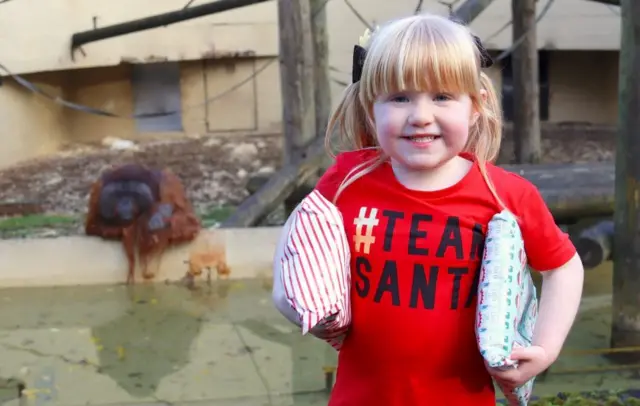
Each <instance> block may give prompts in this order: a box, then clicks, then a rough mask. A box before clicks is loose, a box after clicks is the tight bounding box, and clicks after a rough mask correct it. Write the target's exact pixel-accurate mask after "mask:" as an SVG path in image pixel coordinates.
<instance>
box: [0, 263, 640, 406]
mask: <svg viewBox="0 0 640 406" xmlns="http://www.w3.org/2000/svg"><path fill="white" fill-rule="evenodd" d="M610 278H611V267H610V265H609V264H606V265H605V266H603V267H601V268H599V269H595V270H590V271H588V272H587V280H586V282H585V298H584V301H583V306H582V311H581V313H580V315H579V317H578V321H577V323H576V326H575V328H574V329H573V331H572V332H571V335H570V337H569V339H568V342H567V345H566V349H567V350H568V351H570V350H573V349H586V348H604V347H607V345H608V333H609V323H610V311H611V309H610V293H611V283H610ZM270 290H271V288H270V286H269V283H268V281H262V280H251V281H237V282H236V281H231V282H230V281H226V282H216V283H214V284H213V285H211V286H207V285H202V286H200V287H199V288H198V289H197V290H194V291H192V290H188V289H186V288H184V287H182V286H174V285H164V284H158V285H151V286H149V285H147V286H143V285H138V286H133V287H125V286H113V287H104V286H102V287H81V288H43V289H39V288H38V289H36V288H30V289H6V290H0V360H2V362H0V403H1V404H6V405H21V404H34V405H54V404H55V405H116V404H117V405H133V404H137V405H152V404H153V405H161V404H173V405H185V406H186V405H205V404H207V405H221V406H222V405H225V406H227V405H228V406H233V405H247V406H252V405H278V406H280V405H282V406H285V405H300V406H316V405H318V406H319V405H326V395H325V394H324V392H323V390H324V388H325V374H324V371H323V368H324V367H326V366H332V365H335V360H336V356H335V353H334V352H333V350H331V348H330V347H329V346H327V345H326V344H324V343H323V342H321V341H319V340H315V339H313V338H311V337H301V336H300V335H299V333H298V332H296V331H295V329H294V328H293V327H292V326H291V325H290V324H289V323H288V322H287V321H286V320H284V319H283V318H282V317H281V316H280V315H279V314H278V313H277V312H276V310H275V309H274V308H273V306H272V304H271V295H270ZM606 365H609V362H608V361H607V359H606V358H605V357H602V356H599V355H591V356H570V355H563V356H561V358H560V359H559V360H558V362H557V363H556V364H555V365H554V367H553V368H552V369H551V371H550V373H549V374H548V375H547V376H546V378H545V379H539V380H538V383H537V386H536V390H535V393H536V394H538V395H550V394H555V393H557V392H559V391H579V390H594V389H625V388H631V387H638V386H640V381H639V377H638V374H637V372H635V371H613V372H602V371H596V372H589V371H586V370H585V369H593V368H594V367H598V366H606ZM575 369H582V371H573V370H575ZM19 383H22V384H24V385H25V386H26V391H25V392H24V393H25V397H24V398H23V399H22V403H20V402H19V401H18V400H17V399H16V394H17V385H18V384H19ZM2 402H4V403H2Z"/></svg>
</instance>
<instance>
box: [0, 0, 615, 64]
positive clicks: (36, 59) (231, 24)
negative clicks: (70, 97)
mask: <svg viewBox="0 0 640 406" xmlns="http://www.w3.org/2000/svg"><path fill="white" fill-rule="evenodd" d="M204 2H205V0H197V1H195V2H194V3H192V5H198V4H202V3H204ZM351 3H352V4H353V6H354V7H355V8H356V9H357V10H358V11H359V12H360V14H362V16H363V17H364V18H365V19H366V20H367V21H369V22H381V21H385V20H388V19H390V18H395V17H400V16H404V15H407V14H411V13H412V12H413V10H414V8H415V5H416V1H415V0H396V1H388V0H351ZM510 3H511V2H510V0H495V1H494V2H493V4H492V5H491V6H489V7H488V9H487V10H485V12H484V13H483V14H481V15H480V16H479V17H478V19H476V20H475V21H474V22H473V23H472V28H473V29H474V30H475V31H476V32H477V33H478V34H479V35H480V37H481V38H484V39H486V42H487V46H488V47H491V48H495V49H504V48H506V47H508V46H509V45H510V44H511V43H512V41H511V28H510V27H507V28H506V29H504V30H502V31H500V27H503V26H505V24H506V23H508V22H509V21H510V20H511V9H510ZM538 4H539V6H538V7H539V10H542V8H543V7H544V4H545V2H542V1H540V2H539V3H538ZM182 6H183V5H181V4H177V3H176V2H175V1H172V0H138V1H135V2H131V1H127V0H111V1H108V2H107V1H102V2H78V1H75V0H48V1H47V0H21V1H12V2H7V3H5V4H3V5H2V13H0V27H2V30H3V35H2V36H1V37H0V55H2V62H1V63H3V64H5V65H6V66H7V67H8V68H9V69H11V70H12V71H14V72H15V73H28V72H40V71H47V70H65V69H77V68H82V67H95V66H109V65H117V64H119V63H121V62H122V61H129V62H131V61H135V62H150V61H160V60H174V61H175V60H198V59H202V58H203V57H213V56H224V55H235V54H245V55H246V54H253V55H256V56H273V55H276V54H277V53H278V43H277V41H278V35H277V21H278V17H277V2H275V1H269V2H266V3H262V4H258V5H253V6H248V7H244V8H241V9H237V10H232V11H228V12H225V13H220V14H215V15H211V16H207V17H201V18H198V19H194V20H190V21H185V22H181V23H177V24H174V25H171V26H168V27H163V28H156V29H153V30H147V31H143V32H138V33H134V34H128V35H125V36H121V37H117V38H112V39H107V40H103V41H99V42H95V43H92V44H87V45H85V46H84V47H83V51H84V53H81V52H77V53H76V58H75V60H72V58H71V55H70V52H69V51H70V50H69V47H70V39H71V35H72V34H73V33H75V32H79V31H85V30H90V29H92V28H93V27H94V26H95V27H105V26H108V25H111V24H117V23H120V22H125V21H129V20H133V19H137V18H142V17H146V16H149V15H153V14H158V13H163V12H168V11H174V10H177V9H179V8H180V7H182ZM423 9H424V11H427V12H434V13H438V14H446V13H447V12H448V9H447V7H445V6H444V5H442V4H440V3H439V2H438V1H437V0H426V1H425V2H424V6H423ZM618 11H619V8H615V7H608V6H606V5H602V4H598V3H594V2H588V1H584V0H562V1H557V2H555V3H554V4H553V6H552V7H551V9H550V11H549V13H548V14H547V15H546V16H545V18H544V19H543V20H542V21H541V22H540V25H539V29H538V43H539V44H540V47H541V48H545V49H563V50H565V49H609V50H610V49H618V47H619V42H620V41H619V36H620V22H619V20H620V19H619V15H618V14H617V12H618ZM327 13H328V22H329V30H328V32H329V33H330V47H331V52H332V58H331V62H332V63H333V64H334V65H336V66H338V67H342V68H348V66H346V65H347V64H346V61H348V60H349V53H350V51H351V47H352V44H353V42H354V41H357V38H358V36H359V35H360V34H361V33H362V32H363V30H364V25H363V24H362V23H361V22H360V21H359V20H358V18H357V17H356V15H355V14H354V13H353V12H352V11H351V10H350V9H349V8H348V7H347V5H346V4H345V3H344V2H342V1H330V2H329V3H328V4H327ZM27 49H28V50H29V52H28V53H25V50H27Z"/></svg>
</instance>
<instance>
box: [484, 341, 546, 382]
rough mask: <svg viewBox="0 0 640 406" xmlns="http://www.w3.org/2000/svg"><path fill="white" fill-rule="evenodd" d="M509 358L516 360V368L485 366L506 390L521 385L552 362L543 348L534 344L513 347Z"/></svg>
mask: <svg viewBox="0 0 640 406" xmlns="http://www.w3.org/2000/svg"><path fill="white" fill-rule="evenodd" d="M510 358H511V359H512V360H514V361H518V367H517V368H514V369H509V370H506V371H503V370H499V369H496V368H487V370H488V371H489V374H491V376H493V378H494V379H495V380H496V381H498V383H500V384H501V385H502V386H503V387H504V388H505V389H508V390H513V389H515V388H517V387H519V386H522V385H523V384H525V383H526V382H527V381H528V380H530V379H531V378H533V377H535V376H537V375H539V374H540V373H542V372H544V371H545V370H546V369H547V368H549V366H550V365H551V364H552V362H553V360H551V359H550V357H549V356H548V355H547V352H546V351H545V349H544V348H542V347H540V346H535V345H534V346H531V347H527V348H515V349H514V350H513V351H512V352H511V356H510Z"/></svg>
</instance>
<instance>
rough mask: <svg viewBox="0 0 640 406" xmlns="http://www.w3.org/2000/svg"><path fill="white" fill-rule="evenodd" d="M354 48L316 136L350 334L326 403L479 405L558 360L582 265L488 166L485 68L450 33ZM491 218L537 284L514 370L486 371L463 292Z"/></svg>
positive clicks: (408, 28)
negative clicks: (328, 145) (350, 69)
mask: <svg viewBox="0 0 640 406" xmlns="http://www.w3.org/2000/svg"><path fill="white" fill-rule="evenodd" d="M364 49H366V51H364ZM364 49H363V50H361V51H363V52H362V53H363V54H366V56H365V55H355V56H354V61H355V63H354V64H355V66H354V78H353V79H354V80H353V81H354V83H352V84H351V85H350V86H349V87H348V88H347V89H346V91H345V93H344V96H343V99H342V101H341V102H340V103H339V105H338V108H337V110H336V111H335V113H334V114H333V116H332V117H331V120H330V122H329V128H328V131H327V137H330V136H331V134H333V133H334V132H336V131H337V133H338V134H339V135H340V136H341V138H342V140H343V141H345V142H346V144H348V145H349V147H350V149H351V151H350V152H344V153H341V154H339V155H338V156H337V157H336V161H335V164H334V165H333V166H332V167H331V168H329V170H328V171H327V172H326V173H325V174H324V175H323V177H322V178H321V179H320V181H319V183H318V184H317V187H316V189H317V190H318V191H319V192H320V193H322V195H323V196H324V197H326V198H327V199H328V200H329V201H331V202H333V203H334V204H335V205H336V206H337V208H338V209H339V210H340V212H341V214H342V216H343V219H344V227H345V232H346V235H347V236H348V237H349V239H350V242H351V247H350V248H351V255H352V259H351V272H352V287H351V297H352V299H351V300H352V303H351V306H352V309H351V310H352V323H351V328H350V330H349V332H348V334H347V336H346V338H345V340H344V343H343V345H342V348H341V350H340V354H339V362H338V373H337V377H336V383H335V387H334V389H333V392H332V395H331V400H330V402H329V405H330V406H365V405H366V406H409V405H411V406H427V405H428V406H431V405H434V406H435V405H437V406H444V405H455V406H469V405H474V406H494V405H495V394H494V389H493V385H492V382H491V375H493V376H494V377H495V378H496V379H498V380H501V381H502V382H503V383H506V384H508V385H511V386H518V385H521V384H523V383H524V382H526V381H527V380H529V379H530V378H531V377H532V376H535V375H537V374H538V373H540V372H542V371H544V370H545V369H546V368H547V367H549V366H550V364H551V363H552V362H553V361H554V360H555V359H556V357H557V356H558V354H559V352H560V349H561V347H562V344H563V342H564V339H565V338H566V335H567V333H568V331H569V329H570V327H571V324H572V322H573V320H574V318H575V315H576V312H577V308H578V305H579V301H580V296H581V292H582V278H583V269H582V264H581V262H580V259H579V257H578V256H577V255H576V250H575V248H574V246H573V245H572V243H571V242H570V240H569V238H568V236H567V235H566V234H564V233H563V232H562V231H561V230H560V229H559V228H558V227H557V226H556V224H555V223H554V220H553V217H552V216H551V214H550V212H549V210H548V209H547V207H546V205H545V203H544V201H543V199H542V197H541V196H540V193H539V192H538V191H537V189H536V188H535V187H534V186H533V185H532V184H531V183H530V182H528V181H527V180H525V179H523V178H522V177H520V176H518V175H516V174H514V173H510V172H507V171H505V170H503V169H501V168H499V167H497V166H494V165H492V164H490V162H491V161H492V160H494V159H495V157H496V155H497V153H498V150H499V147H500V139H501V128H502V122H501V118H500V109H499V104H498V100H497V98H496V94H495V91H494V89H493V87H492V84H491V82H490V80H489V78H488V77H487V76H486V74H485V73H483V72H482V69H483V67H487V66H488V65H489V64H490V57H489V56H488V54H487V52H486V50H485V49H484V48H483V47H482V45H481V44H480V41H479V40H477V39H476V38H475V37H474V36H473V35H472V34H471V33H470V32H469V30H468V29H467V28H466V27H464V26H463V25H460V24H458V23H456V22H453V21H450V20H448V19H446V18H443V17H439V16H432V15H420V16H412V17H408V18H403V19H399V20H396V21H392V22H390V23H388V24H387V25H385V26H383V27H381V28H379V29H378V30H377V31H376V32H374V33H373V34H372V37H371V39H370V41H369V43H368V44H366V45H364ZM359 60H363V61H364V62H363V63H362V64H360V63H358V61H359ZM503 208H507V209H509V210H511V211H512V212H513V213H514V214H515V215H516V216H517V217H518V218H519V220H520V226H521V229H522V233H523V237H524V240H525V248H526V254H527V256H528V260H529V264H530V266H531V267H532V268H534V269H536V270H537V271H540V272H542V275H543V277H544V283H543V288H542V295H541V297H542V300H541V303H540V312H539V318H538V322H537V325H536V330H535V337H534V342H533V346H532V347H530V348H527V349H524V350H516V351H514V352H513V354H512V358H513V359H517V360H519V363H520V365H519V367H518V369H515V370H510V371H496V370H492V371H488V370H487V368H486V367H485V364H484V362H483V359H482V357H481V356H480V353H479V351H478V345H477V341H476V335H475V332H474V323H475V314H476V290H477V284H478V273H479V272H478V271H479V266H480V262H481V258H482V249H483V248H482V247H483V240H484V232H485V231H486V225H487V223H488V222H489V220H490V219H491V217H492V216H493V215H494V214H496V213H497V212H499V211H500V210H502V209H503Z"/></svg>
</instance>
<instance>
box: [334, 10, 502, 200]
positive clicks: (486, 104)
mask: <svg viewBox="0 0 640 406" xmlns="http://www.w3.org/2000/svg"><path fill="white" fill-rule="evenodd" d="M367 42H368V44H361V46H363V47H364V48H366V49H367V56H366V59H365V61H364V65H363V67H362V77H361V79H360V81H358V82H356V83H352V84H351V85H349V86H348V87H347V89H346V90H345V92H344V94H343V97H342V100H341V101H340V103H339V104H338V106H337V107H336V110H335V111H334V112H333V114H332V115H331V117H330V119H329V123H328V126H327V132H326V138H325V140H326V145H327V148H328V149H329V151H330V150H331V145H330V144H331V138H332V135H333V134H334V132H336V131H337V132H338V136H339V139H340V141H341V142H342V143H343V144H345V146H346V147H347V148H349V149H364V148H377V149H378V150H379V146H378V143H377V140H376V137H375V125H374V121H373V114H372V107H373V103H374V101H375V99H376V97H377V96H379V95H380V94H388V93H392V92H396V91H401V90H404V89H408V88H409V89H416V90H426V91H433V92H453V93H460V94H468V95H469V96H470V98H471V100H472V103H473V106H474V108H475V109H476V110H477V111H478V112H479V114H480V116H479V119H478V120H477V121H476V122H475V123H474V124H473V126H472V127H471V128H470V130H469V140H468V142H467V145H466V146H465V148H464V151H465V152H468V153H470V154H471V155H473V156H474V158H475V160H476V161H477V162H478V165H479V168H480V172H481V173H482V176H483V178H484V179H485V181H486V183H487V186H488V187H489V190H490V191H491V193H492V195H493V196H494V197H495V199H496V200H497V202H498V204H499V205H500V206H501V207H502V208H504V207H505V205H504V204H503V203H502V200H501V199H500V197H499V196H498V194H497V192H496V189H495V187H494V185H493V183H492V182H491V180H490V179H489V175H488V173H487V168H486V163H487V162H493V161H494V160H495V159H496V158H497V156H498V151H499V149H500V142H501V139H502V114H501V110H500V103H499V101H498V97H497V95H496V91H495V89H494V87H493V84H492V83H491V80H490V79H489V77H488V76H487V75H486V74H485V73H484V72H481V71H480V51H479V50H478V47H477V46H476V44H475V42H474V40H473V37H472V34H471V32H470V31H469V30H468V28H467V27H465V26H463V25H461V24H458V23H456V22H454V21H451V20H449V19H447V18H445V17H440V16H436V15H428V14H422V15H417V16H411V17H406V18H402V19H398V20H394V21H391V22H389V23H388V24H386V25H384V26H382V27H381V28H379V29H377V30H376V31H375V32H374V33H373V34H372V35H371V37H370V38H369V39H368V40H367ZM481 89H484V90H485V91H486V96H487V97H486V101H485V100H483V98H482V96H481V94H480V91H481ZM330 153H331V152H330ZM385 160H386V157H385V156H384V154H383V153H382V151H380V153H379V154H378V156H377V157H376V158H375V159H373V160H371V161H367V162H363V163H362V164H360V165H358V166H357V167H356V168H354V169H353V170H352V171H351V172H350V173H349V174H348V175H347V176H346V178H345V179H344V180H343V181H342V183H341V184H340V186H339V187H338V191H337V192H336V195H335V197H334V202H335V201H336V200H337V198H338V195H339V194H340V193H342V192H343V191H344V189H345V188H346V187H347V186H349V185H350V184H352V183H353V182H355V181H356V180H357V179H359V178H361V177H362V176H364V175H366V174H368V173H370V172H372V171H373V170H375V169H376V168H377V167H379V166H380V165H381V164H382V163H384V162H385Z"/></svg>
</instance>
